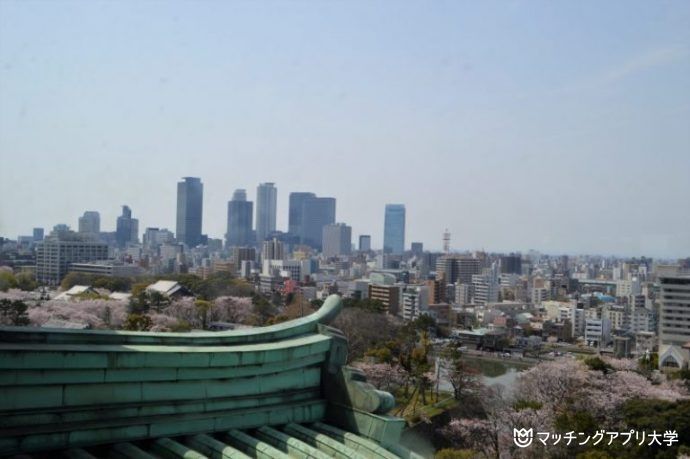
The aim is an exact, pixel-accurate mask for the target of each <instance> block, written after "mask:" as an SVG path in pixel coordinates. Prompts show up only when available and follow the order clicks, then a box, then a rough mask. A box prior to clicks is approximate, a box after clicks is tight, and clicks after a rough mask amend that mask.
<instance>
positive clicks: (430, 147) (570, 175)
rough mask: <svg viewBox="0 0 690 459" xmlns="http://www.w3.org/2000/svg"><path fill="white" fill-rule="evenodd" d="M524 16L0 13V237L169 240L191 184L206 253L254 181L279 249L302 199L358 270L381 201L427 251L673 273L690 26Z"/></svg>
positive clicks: (384, 8)
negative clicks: (337, 231) (128, 215)
mask: <svg viewBox="0 0 690 459" xmlns="http://www.w3.org/2000/svg"><path fill="white" fill-rule="evenodd" d="M536 3H537V6H538V7H534V3H529V4H528V3H522V2H519V1H518V2H481V3H480V2H475V3H469V2H467V3H466V2H453V3H442V4H440V5H439V6H438V7H436V8H427V7H426V6H425V5H424V4H422V3H416V2H409V3H405V4H395V5H394V4H393V3H390V2H379V3H374V4H371V3H353V4H351V5H341V4H337V3H333V4H313V3H306V2H304V3H302V2H294V3H291V4H289V5H288V4H280V3H267V4H263V5H261V4H216V3H204V4H200V5H196V6H192V5H190V4H186V3H182V2H170V3H169V4H168V7H167V8H165V9H164V10H163V9H161V8H159V7H158V6H157V5H156V4H155V3H133V2H132V3H126V4H125V3H124V2H123V3H106V2H88V3H87V2H81V3H75V2H60V1H58V2H49V3H45V2H43V3H32V2H1V3H0V59H1V64H2V67H1V68H2V71H1V72H0V99H2V101H3V103H2V104H0V156H1V157H2V164H3V169H5V168H6V169H7V170H9V171H11V173H7V174H5V175H4V176H3V180H2V181H0V196H2V197H3V199H2V200H0V234H1V235H3V236H5V237H10V238H15V237H16V236H18V235H20V234H30V232H31V228H33V227H45V228H46V229H49V228H51V227H52V226H53V225H54V224H56V223H68V224H70V226H72V227H76V225H77V219H78V218H79V216H81V215H82V214H83V212H84V211H85V210H92V209H93V210H97V211H99V212H100V215H101V222H102V226H103V228H104V229H109V228H111V225H113V224H114V222H115V221H116V218H117V216H118V215H119V210H120V205H122V203H127V204H128V205H129V206H130V207H131V208H132V209H134V210H135V212H136V215H137V218H138V219H139V221H140V224H139V226H140V228H141V229H144V228H146V227H167V228H169V229H171V230H173V229H174V227H175V220H174V218H175V199H174V193H175V190H174V181H175V179H177V178H178V177H184V176H190V175H191V176H196V177H201V178H202V180H203V182H204V184H205V186H206V193H205V200H204V210H203V222H204V233H205V234H208V235H209V236H210V237H214V238H223V235H224V233H225V231H226V226H227V216H226V206H227V202H228V200H230V198H231V196H232V192H233V190H234V189H236V188H245V189H248V190H253V189H254V188H255V187H256V185H257V184H258V183H263V182H266V181H270V182H275V183H276V184H277V186H278V188H279V193H278V202H277V209H278V218H277V228H279V229H281V230H285V229H287V226H288V213H287V209H288V208H289V204H288V195H289V192H290V191H302V190H309V191H311V192H314V193H315V194H317V195H319V196H333V197H335V198H336V199H337V200H338V221H344V222H347V223H348V225H351V226H352V228H353V234H354V235H358V234H371V235H372V246H373V247H381V246H382V228H383V208H384V206H385V204H386V203H390V202H401V203H404V204H405V205H406V207H407V228H406V240H408V241H423V242H424V243H425V247H427V248H428V249H430V250H440V249H441V244H442V242H441V234H442V232H443V231H444V229H445V228H448V229H449V231H450V232H451V233H452V235H453V236H452V248H454V249H470V250H471V249H482V248H484V249H486V250H495V251H504V252H508V251H515V250H520V251H526V250H528V249H530V248H533V249H536V250H539V251H542V252H545V253H571V254H577V253H590V254H604V255H608V254H615V255H621V256H632V255H641V254H646V255H649V256H654V257H682V256H686V255H687V254H688V253H690V237H689V236H688V231H687V228H688V227H690V212H688V211H687V210H685V209H687V206H688V204H687V196H689V195H690V181H689V180H688V179H687V170H690V155H688V154H687V152H688V151H690V133H689V131H688V129H687V125H688V120H689V119H690V93H689V91H687V82H688V81H689V80H690V59H688V56H690V4H688V3H687V2H681V1H672V2H668V3H663V4H656V3H654V4H652V3H648V2H642V1H632V2H622V1H611V2H605V3H604V4H602V3H600V2H578V3H577V4H568V3H565V2H563V3H551V2H536ZM392 11H394V12H395V14H391V12H392ZM75 14H78V15H79V17H80V18H81V19H82V20H80V21H78V22H77V23H75V21H74V15H75ZM142 18H144V19H142ZM142 20H145V22H146V24H147V27H137V26H136V25H137V24H140V23H141V21H142ZM39 31H40V33H39ZM315 37H316V38H317V39H315ZM104 50H105V51H106V52H103V51H104ZM123 177H125V178H126V180H124V179H123ZM252 200H254V202H255V203H256V200H255V199H254V196H252Z"/></svg>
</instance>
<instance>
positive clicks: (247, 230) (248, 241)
mask: <svg viewBox="0 0 690 459" xmlns="http://www.w3.org/2000/svg"><path fill="white" fill-rule="evenodd" d="M253 213H254V203H253V202H251V201H247V192H246V191H245V190H242V189H238V190H235V192H234V193H233V195H232V200H231V201H229V202H228V232H227V234H226V235H225V246H226V247H241V246H247V245H253V244H254V235H253V233H252V219H253V218H252V217H253Z"/></svg>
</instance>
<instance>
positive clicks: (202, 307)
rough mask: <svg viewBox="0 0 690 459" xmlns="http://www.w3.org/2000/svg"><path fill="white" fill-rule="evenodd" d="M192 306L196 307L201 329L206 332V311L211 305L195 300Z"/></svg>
mask: <svg viewBox="0 0 690 459" xmlns="http://www.w3.org/2000/svg"><path fill="white" fill-rule="evenodd" d="M194 305H195V306H196V309H197V310H198V311H199V315H200V316H201V328H203V329H204V330H206V325H207V323H206V321H207V317H208V310H209V309H211V305H212V304H211V302H210V301H206V300H196V301H195V302H194Z"/></svg>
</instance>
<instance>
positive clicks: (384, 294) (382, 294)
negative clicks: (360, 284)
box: [369, 284, 400, 315]
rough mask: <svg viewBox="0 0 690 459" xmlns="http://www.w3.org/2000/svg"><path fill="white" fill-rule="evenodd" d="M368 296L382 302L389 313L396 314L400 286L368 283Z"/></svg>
mask: <svg viewBox="0 0 690 459" xmlns="http://www.w3.org/2000/svg"><path fill="white" fill-rule="evenodd" d="M369 298H370V299H372V300H379V301H380V302H381V303H383V305H384V306H386V309H387V310H388V313H389V314H395V315H397V314H398V311H399V310H400V287H399V286H397V285H380V284H369Z"/></svg>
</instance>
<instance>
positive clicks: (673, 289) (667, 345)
mask: <svg viewBox="0 0 690 459" xmlns="http://www.w3.org/2000/svg"><path fill="white" fill-rule="evenodd" d="M659 284H660V286H661V291H660V295H659V297H660V299H661V308H660V309H659V369H662V370H668V369H671V368H683V367H684V366H686V365H688V362H690V351H688V349H687V344H686V343H687V342H688V340H689V338H688V337H690V273H679V274H670V273H669V274H663V275H662V276H660V278H659Z"/></svg>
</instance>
